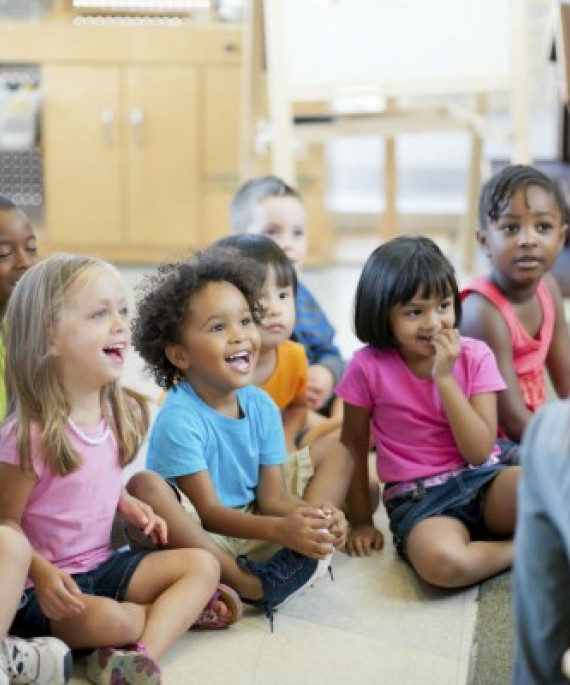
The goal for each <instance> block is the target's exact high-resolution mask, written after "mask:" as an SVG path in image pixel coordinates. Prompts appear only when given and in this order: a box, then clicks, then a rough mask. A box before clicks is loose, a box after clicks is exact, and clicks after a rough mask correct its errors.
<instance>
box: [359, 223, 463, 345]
mask: <svg viewBox="0 0 570 685" xmlns="http://www.w3.org/2000/svg"><path fill="white" fill-rule="evenodd" d="M418 292H419V293H420V294H421V296H422V297H426V298H430V297H434V296H435V297H442V298H444V297H449V296H450V295H452V296H453V306H454V310H455V327H458V326H459V323H460V321H461V299H460V297H459V288H458V286H457V280H456V278H455V270H454V268H453V266H452V265H451V262H450V261H449V260H448V259H447V257H445V255H444V254H443V253H442V251H441V250H440V249H439V247H438V246H437V245H436V244H435V243H434V242H433V240H430V239H429V238H424V237H422V236H400V237H398V238H395V239H394V240H390V241H389V242H387V243H384V244H383V245H380V247H377V248H376V249H375V250H374V252H372V254H371V255H370V257H368V260H367V261H366V264H365V265H364V268H363V269H362V273H361V275H360V279H359V281H358V285H357V287H356V296H355V301H354V302H355V304H354V330H355V333H356V336H357V337H358V339H359V340H360V341H361V342H363V343H365V344H369V345H371V346H372V347H375V348H377V349H379V350H390V349H397V348H398V347H399V344H398V341H397V340H396V338H395V337H394V333H393V331H392V326H391V325H390V312H391V311H392V309H393V308H394V307H395V306H397V305H402V304H406V302H409V301H410V300H411V299H412V298H413V297H414V295H415V294H416V293H418Z"/></svg>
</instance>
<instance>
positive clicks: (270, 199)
mask: <svg viewBox="0 0 570 685" xmlns="http://www.w3.org/2000/svg"><path fill="white" fill-rule="evenodd" d="M230 221H231V225H232V230H233V232H234V233H262V234H264V235H267V236H269V237H270V238H271V239H272V240H274V241H275V242H276V243H277V244H278V245H279V247H281V249H282V250H283V251H284V252H285V254H286V255H287V256H288V257H289V259H290V260H291V261H292V262H293V266H294V267H295V269H296V270H297V272H299V271H300V270H301V269H302V267H303V262H304V260H305V257H306V254H307V229H306V224H307V216H306V212H305V207H304V205H303V200H302V198H301V196H300V194H299V193H298V192H297V191H296V190H295V189H294V188H292V187H291V186H289V185H287V184H286V183H285V182H284V181H282V180H281V179H279V178H276V177H275V176H263V177H260V178H255V179H252V180H251V181H248V182H247V183H245V184H244V185H243V186H242V187H241V188H239V190H238V191H237V193H236V194H235V196H234V198H233V200H232V204H231V208H230ZM295 307H296V322H295V328H294V329H293V334H292V336H291V339H292V340H295V341H296V342H299V343H301V345H303V347H304V348H305V351H306V353H307V359H308V360H309V375H308V380H307V406H308V408H309V409H310V410H313V411H319V412H321V413H324V414H325V415H327V416H336V417H337V418H340V413H339V410H340V403H334V402H333V400H334V395H333V389H334V386H335V384H336V383H337V381H338V380H339V378H340V377H341V375H342V372H343V370H344V361H343V359H342V357H341V355H340V352H339V349H338V348H337V347H336V345H335V344H334V336H335V330H334V328H333V327H332V326H331V324H330V322H329V320H328V319H327V317H326V316H325V314H324V312H323V310H322V309H321V307H320V306H319V304H318V303H317V301H316V300H315V298H314V297H313V295H312V294H311V293H310V292H309V290H308V289H307V287H306V286H305V285H303V283H302V282H300V281H299V282H298V284H297V294H296V296H295ZM335 407H336V409H335ZM309 418H311V416H310V417H309ZM315 418H316V417H315Z"/></svg>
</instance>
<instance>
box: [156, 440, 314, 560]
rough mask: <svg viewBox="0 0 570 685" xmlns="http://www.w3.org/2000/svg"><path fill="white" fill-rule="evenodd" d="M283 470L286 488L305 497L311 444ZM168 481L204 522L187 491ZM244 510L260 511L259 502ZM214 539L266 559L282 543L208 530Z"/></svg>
mask: <svg viewBox="0 0 570 685" xmlns="http://www.w3.org/2000/svg"><path fill="white" fill-rule="evenodd" d="M283 471H284V475H285V485H286V487H287V490H288V492H289V493H291V494H292V495H295V496H297V497H303V493H304V492H305V488H306V487H307V485H308V483H309V481H310V480H311V478H312V477H313V474H314V469H313V462H312V461H311V453H310V447H309V446H307V447H304V448H303V449H302V450H298V451H296V452H292V453H291V454H290V455H289V459H288V460H287V461H286V462H285V464H283ZM169 485H170V486H171V487H172V488H173V490H174V491H175V492H176V496H177V497H178V500H179V502H180V504H181V505H182V508H183V509H184V511H185V512H186V513H187V514H188V515H189V516H191V517H192V518H193V519H194V520H195V521H197V522H198V523H200V524H201V521H200V517H199V516H198V512H197V511H196V509H195V507H194V505H193V504H192V502H191V501H190V500H189V499H188V497H187V496H186V494H185V493H184V492H182V490H181V489H180V488H179V487H178V486H177V485H175V484H174V483H172V482H170V481H169ZM243 511H245V512H247V513H249V514H259V511H258V509H257V506H256V503H255V502H252V503H251V504H249V505H248V506H247V507H244V509H243ZM208 535H209V536H210V537H211V538H212V540H213V541H214V542H215V543H216V544H217V545H218V547H221V548H222V549H223V550H224V551H226V552H228V553H229V554H231V555H232V556H233V557H237V556H239V555H240V554H246V555H247V556H249V557H251V558H252V559H266V558H267V557H269V556H271V555H272V554H273V553H274V552H276V551H277V550H278V549H279V548H280V547H281V545H277V544H275V543H274V542H267V541H266V540H249V539H245V538H234V537H230V536H228V535H220V534H218V533H208Z"/></svg>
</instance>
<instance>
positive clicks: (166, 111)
mask: <svg viewBox="0 0 570 685" xmlns="http://www.w3.org/2000/svg"><path fill="white" fill-rule="evenodd" d="M125 86H126V105H127V111H126V113H125V126H126V129H125V141H126V148H125V149H126V153H127V154H126V160H125V161H126V177H127V179H128V188H127V195H126V203H127V208H128V209H127V215H128V217H129V218H128V224H127V226H128V242H129V243H130V244H132V245H137V246H140V247H153V246H156V247H160V248H168V247H173V248H189V247H192V246H194V245H195V244H196V237H195V236H196V232H197V216H198V210H197V194H198V193H197V183H198V172H197V142H196V141H197V116H196V107H197V104H196V90H197V89H196V70H195V69H194V68H192V67H182V66H181V67H177V66H172V67H169V66H158V67H150V66H148V67H147V66H145V67H129V68H127V69H125Z"/></svg>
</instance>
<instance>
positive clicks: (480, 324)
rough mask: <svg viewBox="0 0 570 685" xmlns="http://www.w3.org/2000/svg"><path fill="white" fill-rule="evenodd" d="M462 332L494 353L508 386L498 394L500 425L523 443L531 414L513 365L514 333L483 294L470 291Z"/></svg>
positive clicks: (464, 311)
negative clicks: (484, 343) (512, 336)
mask: <svg viewBox="0 0 570 685" xmlns="http://www.w3.org/2000/svg"><path fill="white" fill-rule="evenodd" d="M461 334H462V335H466V336H469V337H471V338H477V339H478V340H483V341H484V342H486V343H487V345H489V347H490V348H491V349H492V350H493V352H494V354H495V359H496V360H497V366H498V368H499V371H500V373H501V376H502V377H503V380H504V381H505V383H506V385H507V389H506V390H503V391H501V392H500V393H499V394H498V397H497V408H498V416H499V425H500V426H501V428H502V429H503V431H504V432H505V433H506V435H507V436H508V437H509V438H510V439H511V440H513V441H514V442H520V440H521V438H522V434H523V432H524V429H525V427H526V425H527V423H528V422H529V421H530V419H531V417H532V413H531V412H530V411H529V410H528V409H527V406H526V403H525V401H524V399H523V396H522V394H521V391H520V386H519V378H518V375H517V372H516V370H515V367H514V364H513V348H512V341H511V334H510V332H509V329H508V327H507V324H506V322H505V320H504V318H503V316H502V315H501V313H500V312H499V311H498V309H497V308H496V307H495V306H494V305H492V304H491V303H490V302H489V301H488V300H486V299H485V298H484V297H482V296H480V295H477V294H471V295H469V297H467V299H466V300H465V301H464V307H463V315H462V320H461Z"/></svg>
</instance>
